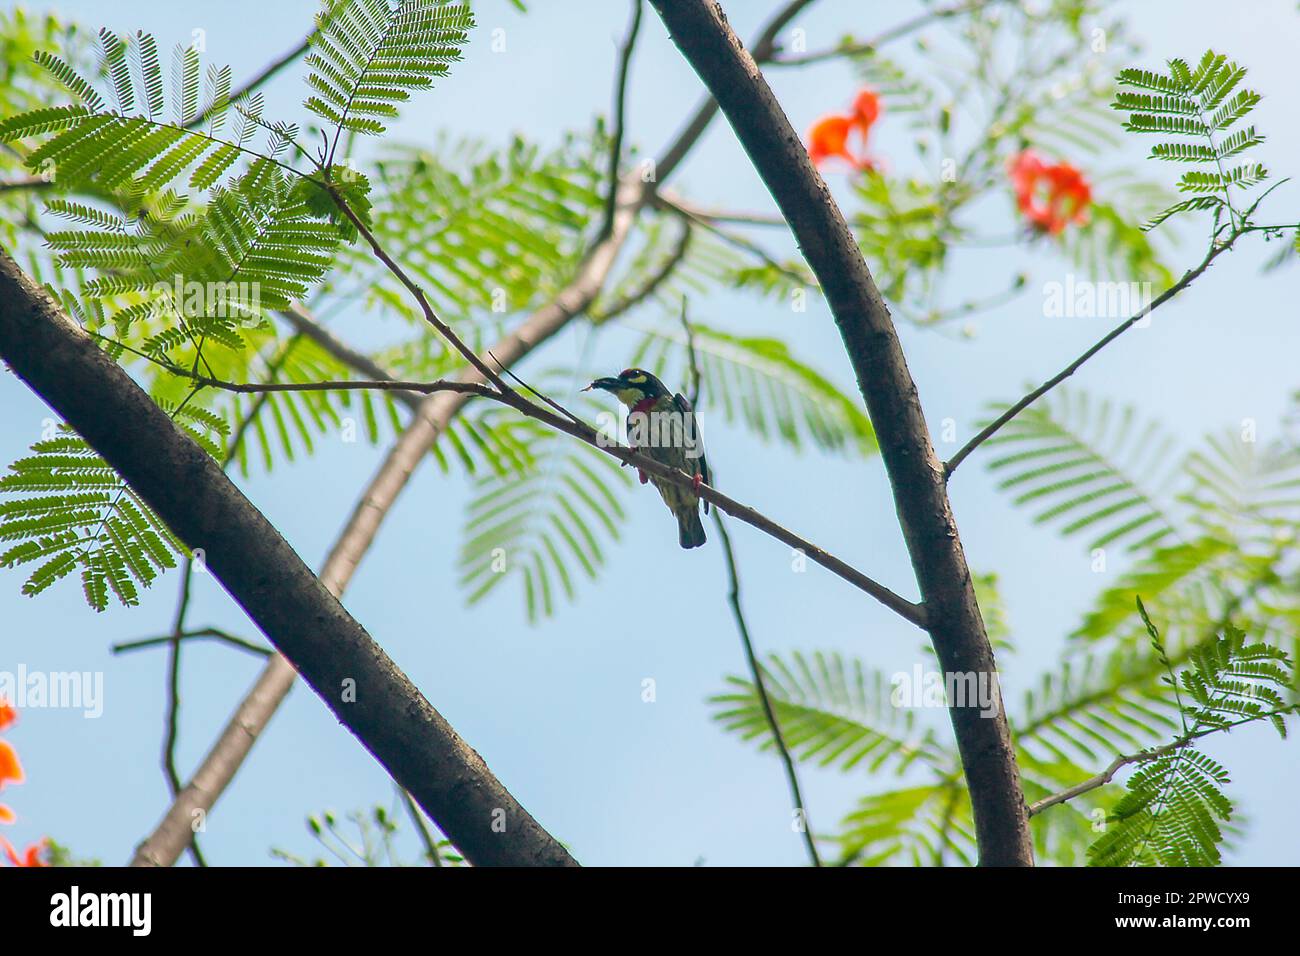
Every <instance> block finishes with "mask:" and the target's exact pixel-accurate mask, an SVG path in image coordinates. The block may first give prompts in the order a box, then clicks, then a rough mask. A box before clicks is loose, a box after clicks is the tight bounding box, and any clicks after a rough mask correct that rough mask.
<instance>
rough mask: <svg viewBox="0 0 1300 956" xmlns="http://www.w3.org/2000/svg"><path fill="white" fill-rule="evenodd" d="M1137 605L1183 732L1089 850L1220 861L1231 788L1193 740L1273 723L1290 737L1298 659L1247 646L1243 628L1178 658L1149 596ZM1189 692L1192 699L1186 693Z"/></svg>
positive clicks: (1138, 857)
mask: <svg viewBox="0 0 1300 956" xmlns="http://www.w3.org/2000/svg"><path fill="white" fill-rule="evenodd" d="M1137 607H1138V612H1139V614H1140V615H1141V617H1142V621H1143V623H1144V625H1145V626H1146V629H1147V633H1148V635H1149V637H1150V639H1151V644H1152V646H1153V648H1154V649H1155V652H1156V656H1157V658H1158V659H1159V660H1160V661H1161V662H1162V663H1163V664H1164V666H1165V669H1166V670H1167V671H1168V675H1169V676H1168V677H1167V678H1166V680H1167V682H1168V684H1169V685H1170V686H1171V687H1172V688H1174V689H1175V693H1177V694H1178V706H1179V711H1180V716H1181V718H1182V731H1183V732H1182V734H1181V735H1179V736H1178V737H1177V738H1175V740H1174V741H1173V742H1172V743H1170V744H1168V745H1167V746H1165V747H1161V748H1158V749H1156V750H1153V751H1150V752H1149V753H1147V754H1144V755H1143V756H1142V757H1141V758H1140V763H1141V766H1140V767H1139V769H1138V770H1137V771H1135V772H1134V773H1133V774H1132V775H1131V776H1130V777H1129V779H1128V782H1127V792H1126V793H1125V794H1124V796H1123V797H1122V798H1121V799H1120V800H1119V802H1118V803H1116V804H1115V806H1114V808H1113V810H1112V811H1111V814H1110V817H1109V818H1108V823H1109V824H1110V826H1109V827H1108V829H1107V830H1106V832H1105V833H1104V834H1103V835H1102V836H1101V837H1100V838H1099V839H1098V840H1097V841H1096V842H1095V843H1093V845H1092V846H1091V847H1089V850H1088V853H1089V858H1090V862H1091V863H1092V865H1094V866H1131V865H1142V866H1161V865H1163V866H1216V865H1218V864H1219V863H1220V862H1221V854H1220V850H1219V845H1220V843H1221V842H1222V840H1223V831H1222V829H1221V827H1220V823H1226V822H1227V821H1228V820H1230V819H1231V817H1232V811H1233V806H1232V802H1231V801H1230V800H1229V799H1228V797H1227V795H1226V794H1225V793H1224V791H1223V786H1224V785H1225V784H1226V783H1228V773H1227V771H1226V770H1225V769H1224V768H1223V767H1222V766H1221V765H1220V764H1218V763H1217V762H1216V761H1214V760H1212V759H1211V758H1209V757H1208V756H1206V755H1205V754H1203V753H1201V752H1200V751H1198V750H1196V749H1195V747H1194V746H1193V742H1194V741H1196V740H1198V739H1200V738H1202V737H1205V736H1207V735H1209V734H1211V733H1214V732H1218V731H1224V730H1227V729H1229V728H1232V727H1237V726H1241V725H1243V724H1247V723H1252V722H1255V721H1261V720H1267V721H1269V722H1270V723H1272V724H1273V726H1274V727H1275V728H1276V730H1277V731H1278V733H1279V734H1280V735H1281V736H1283V737H1285V736H1286V725H1285V723H1284V722H1283V714H1284V713H1286V712H1294V710H1295V707H1294V705H1290V706H1288V705H1287V704H1286V703H1285V700H1284V698H1283V694H1284V693H1286V692H1287V691H1288V690H1289V688H1290V686H1291V681H1292V674H1291V661H1290V659H1289V657H1288V656H1287V655H1286V654H1285V653H1283V652H1282V651H1280V650H1278V649H1277V648H1274V647H1270V646H1268V645H1266V644H1247V643H1246V635H1245V634H1244V632H1242V631H1241V630H1238V629H1236V628H1233V627H1229V628H1227V629H1226V630H1225V633H1224V634H1223V635H1222V636H1220V637H1218V638H1216V639H1214V640H1213V641H1209V642H1207V643H1206V644H1204V645H1203V646H1202V647H1200V648H1197V649H1195V650H1194V651H1193V652H1192V653H1191V654H1190V655H1189V656H1188V666H1187V667H1186V668H1185V669H1183V670H1182V671H1181V672H1179V673H1175V670H1174V665H1173V664H1172V663H1171V662H1170V660H1169V655H1168V653H1167V651H1166V650H1165V647H1164V644H1163V642H1162V641H1161V638H1160V633H1159V631H1158V630H1157V629H1156V626H1155V625H1154V624H1153V623H1152V622H1151V619H1150V617H1149V616H1148V614H1147V611H1146V608H1145V607H1144V606H1143V604H1142V601H1141V599H1140V598H1139V599H1138V600H1137ZM1184 694H1185V695H1186V701H1184V700H1183V697H1182V695H1184Z"/></svg>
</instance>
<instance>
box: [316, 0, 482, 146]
mask: <svg viewBox="0 0 1300 956" xmlns="http://www.w3.org/2000/svg"><path fill="white" fill-rule="evenodd" d="M473 25H474V18H473V15H472V14H471V12H470V8H469V5H468V4H463V3H458V4H450V3H443V2H440V0H395V2H394V0H343V2H338V3H335V5H334V6H333V7H332V8H331V9H330V10H328V11H327V12H326V13H325V14H324V15H323V16H322V22H321V28H320V29H319V30H318V31H317V32H316V33H315V34H314V35H313V37H312V52H311V53H310V54H309V55H308V56H307V58H306V63H307V65H308V66H309V67H311V74H310V75H309V76H308V80H307V82H308V85H310V86H311V88H312V89H313V90H315V93H314V94H313V95H312V96H310V97H308V99H307V101H306V103H305V104H304V105H305V106H306V107H307V109H308V110H310V111H311V112H313V113H315V114H316V115H317V116H320V117H322V118H323V119H325V120H326V121H327V122H329V123H330V124H332V125H333V126H335V127H336V128H337V129H339V130H348V131H351V132H354V133H364V134H366V135H372V136H373V135H378V134H380V133H383V132H384V129H385V127H384V124H383V123H382V122H380V121H379V119H376V117H379V118H382V119H391V118H393V117H395V116H397V107H396V106H395V105H394V104H396V103H401V102H405V101H406V100H407V99H409V98H410V91H412V90H422V89H428V88H429V87H430V86H432V85H433V81H434V79H436V78H438V77H441V76H445V75H446V73H447V70H448V68H449V66H450V64H451V63H453V62H455V61H457V60H459V59H460V58H461V48H462V47H464V45H465V44H466V43H467V42H468V41H469V30H470V28H471V27H473Z"/></svg>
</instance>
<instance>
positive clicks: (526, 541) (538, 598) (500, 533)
mask: <svg viewBox="0 0 1300 956" xmlns="http://www.w3.org/2000/svg"><path fill="white" fill-rule="evenodd" d="M598 407H599V406H597V405H596V404H595V403H594V402H592V403H591V410H595V409H596V408H598ZM498 411H499V414H492V415H489V416H487V417H486V418H485V419H484V421H483V422H482V424H485V425H488V427H489V430H490V431H491V432H492V433H493V434H494V436H495V439H496V440H497V441H498V442H499V443H500V446H499V447H501V448H503V449H509V450H510V451H511V452H512V453H513V461H511V460H510V459H508V458H505V456H501V458H500V459H498V458H493V459H492V462H493V465H494V467H493V469H492V470H490V471H486V472H481V473H480V474H479V476H478V477H477V478H476V480H475V483H474V497H473V499H472V500H471V501H470V506H469V514H468V516H467V518H466V522H465V541H464V544H463V545H462V546H461V561H460V564H461V568H462V571H461V577H460V583H461V586H462V587H464V588H465V589H466V590H467V591H468V592H469V601H470V603H474V602H476V601H478V600H480V599H482V598H483V597H485V596H486V595H487V594H489V593H490V592H491V591H492V590H493V589H494V588H496V587H497V586H498V585H500V584H501V583H502V582H504V581H505V580H507V579H509V578H516V579H518V580H520V581H522V584H523V591H524V606H525V608H526V609H527V612H528V618H529V620H530V621H536V620H537V619H538V618H539V617H542V616H550V615H551V614H553V613H554V611H555V608H556V599H557V597H558V593H557V592H562V593H563V594H564V596H565V597H566V598H568V599H569V600H573V598H574V597H575V596H576V594H577V586H576V583H575V581H574V578H575V574H574V570H576V569H577V568H581V570H582V571H583V572H584V573H585V574H586V576H587V577H588V578H590V579H593V580H594V579H595V577H596V575H597V572H598V569H599V568H600V566H601V565H602V564H603V563H604V561H605V548H606V547H607V545H608V542H609V541H613V540H617V538H618V537H619V524H620V523H621V521H622V520H623V519H624V517H626V514H625V512H624V510H623V505H622V503H621V502H620V500H619V494H618V492H620V491H623V490H626V488H628V487H629V486H630V485H631V483H632V478H631V475H630V474H629V473H628V472H627V471H625V470H624V469H622V468H621V467H620V466H619V463H618V462H617V461H616V460H615V459H613V458H610V457H609V456H608V455H606V454H604V453H603V452H601V451H599V450H597V449H595V448H592V447H591V446H590V445H588V444H586V443H585V442H580V441H575V440H573V439H572V438H570V437H569V436H568V435H565V434H563V433H561V432H557V431H555V430H554V429H550V428H546V427H545V426H542V425H540V424H539V423H537V422H535V421H533V420H532V419H525V418H518V417H515V416H514V415H513V414H512V413H509V412H506V411H505V410H498ZM571 569H572V570H571Z"/></svg>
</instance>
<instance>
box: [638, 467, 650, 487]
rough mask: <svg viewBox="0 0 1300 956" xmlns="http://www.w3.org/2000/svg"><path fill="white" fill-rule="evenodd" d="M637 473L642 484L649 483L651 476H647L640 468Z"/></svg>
mask: <svg viewBox="0 0 1300 956" xmlns="http://www.w3.org/2000/svg"><path fill="white" fill-rule="evenodd" d="M636 473H637V477H639V478H640V479H641V484H643V485H644V484H645V483H646V482H648V481H649V480H650V476H649V475H647V474H646V473H645V472H644V471H642V470H641V469H640V468H638V469H637V470H636Z"/></svg>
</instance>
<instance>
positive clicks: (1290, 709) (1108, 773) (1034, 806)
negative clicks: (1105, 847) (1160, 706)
mask: <svg viewBox="0 0 1300 956" xmlns="http://www.w3.org/2000/svg"><path fill="white" fill-rule="evenodd" d="M1297 711H1300V704H1290V705H1288V706H1286V707H1279V708H1278V709H1277V710H1272V711H1269V712H1268V713H1264V714H1254V715H1252V716H1250V717H1243V718H1241V719H1240V720H1234V721H1231V722H1230V723H1228V724H1224V725H1222V726H1217V727H1207V728H1205V729H1204V730H1198V731H1196V732H1194V733H1189V734H1184V735H1183V736H1181V737H1179V738H1178V739H1176V740H1172V741H1170V742H1169V743H1167V744H1165V745H1164V746H1162V747H1156V748H1154V749H1152V750H1141V751H1138V752H1137V753H1133V754H1121V755H1120V756H1118V757H1116V758H1115V759H1114V760H1112V761H1111V762H1110V766H1108V767H1107V768H1106V769H1105V770H1103V771H1102V772H1101V773H1099V774H1097V775H1096V776H1092V777H1089V778H1088V779H1087V780H1084V781H1083V782H1082V783H1077V784H1075V785H1074V786H1073V787H1070V788H1069V789H1067V790H1062V791H1061V792H1060V793H1054V794H1052V795H1051V796H1050V797H1044V798H1043V799H1042V800H1037V801H1035V802H1034V803H1031V804H1030V805H1029V815H1030V816H1031V817H1032V816H1034V815H1035V814H1038V813H1042V812H1043V811H1044V810H1046V809H1047V808H1048V807H1054V806H1056V805H1057V804H1059V803H1065V802H1066V801H1067V800H1073V799H1074V798H1075V797H1078V796H1081V795H1082V794H1085V793H1088V792H1089V791H1091V790H1096V789H1097V788H1098V787H1104V786H1105V785H1106V784H1108V783H1110V782H1111V780H1112V779H1113V778H1114V776H1115V774H1117V773H1119V771H1120V770H1121V769H1123V768H1124V767H1127V766H1128V765H1129V764H1133V763H1146V762H1147V761H1149V760H1155V759H1156V758H1157V757H1163V756H1164V755H1165V754H1168V753H1173V752H1174V751H1175V750H1179V749H1180V748H1182V747H1186V746H1188V745H1189V744H1191V743H1192V742H1194V741H1196V740H1198V739H1200V738H1201V737H1208V736H1210V735H1211V734H1217V733H1220V732H1222V731H1227V730H1231V729H1232V728H1233V727H1240V726H1241V725H1242V724H1250V723H1254V722H1256V721H1259V720H1267V719H1268V718H1270V717H1284V716H1286V715H1287V714H1294V713H1296V712H1297Z"/></svg>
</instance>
